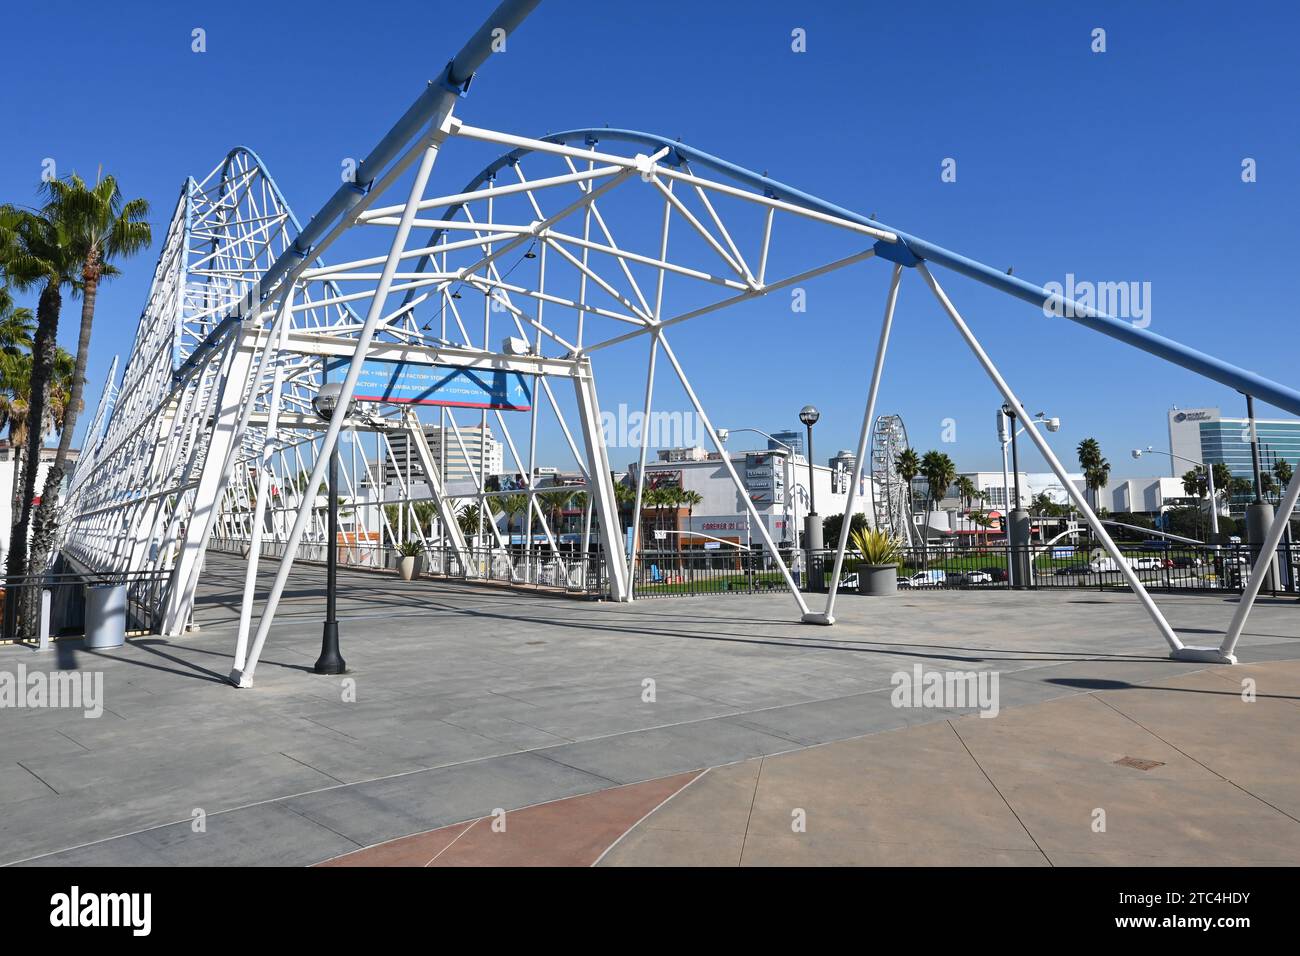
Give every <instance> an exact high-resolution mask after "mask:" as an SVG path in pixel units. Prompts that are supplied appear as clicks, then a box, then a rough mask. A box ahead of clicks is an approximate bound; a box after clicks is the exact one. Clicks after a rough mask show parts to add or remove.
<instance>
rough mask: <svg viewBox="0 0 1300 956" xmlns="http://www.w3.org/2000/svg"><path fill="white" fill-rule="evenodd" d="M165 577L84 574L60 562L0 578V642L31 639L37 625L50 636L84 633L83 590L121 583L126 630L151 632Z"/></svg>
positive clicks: (38, 633)
mask: <svg viewBox="0 0 1300 956" xmlns="http://www.w3.org/2000/svg"><path fill="white" fill-rule="evenodd" d="M56 567H59V566H58V565H56ZM167 578H168V576H167V574H166V573H165V572H155V571H136V572H131V573H127V572H102V571H86V570H78V569H75V568H71V567H68V566H67V565H66V563H64V564H63V565H62V567H61V568H60V569H58V570H53V571H50V572H48V573H46V574H29V575H23V576H21V577H17V576H15V577H0V638H2V639H4V640H9V641H12V640H18V641H37V640H39V638H40V636H41V631H42V625H44V627H45V628H46V634H47V635H48V636H49V637H50V638H59V637H78V636H81V635H83V634H85V632H86V589H87V588H88V587H94V586H99V585H125V586H126V589H127V592H126V593H127V620H126V628H127V630H128V631H132V630H136V631H153V630H155V629H156V627H157V625H158V623H159V619H160V617H161V613H162V602H163V600H164V598H165V597H166V592H167ZM47 594H48V601H47V598H46V595H47Z"/></svg>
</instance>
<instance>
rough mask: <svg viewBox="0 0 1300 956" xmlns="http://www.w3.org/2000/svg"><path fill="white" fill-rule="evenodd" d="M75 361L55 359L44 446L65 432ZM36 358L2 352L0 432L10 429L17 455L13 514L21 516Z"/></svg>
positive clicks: (63, 356)
mask: <svg viewBox="0 0 1300 956" xmlns="http://www.w3.org/2000/svg"><path fill="white" fill-rule="evenodd" d="M73 361H74V360H73V358H72V355H71V354H69V353H68V352H65V351H64V350H63V349H58V350H57V351H56V352H55V357H54V376H53V380H52V381H51V383H50V387H49V389H48V396H47V401H46V402H45V421H44V422H42V424H41V444H42V445H44V444H45V439H46V437H47V436H49V435H51V434H54V433H56V432H62V430H63V428H64V426H65V424H66V421H67V418H66V410H67V406H68V400H69V395H70V392H71V389H72V369H73ZM31 399H32V357H31V355H28V354H26V353H19V354H17V355H10V354H8V353H7V352H4V351H3V350H0V428H4V427H6V426H7V427H8V428H9V444H10V446H11V447H12V449H13V452H14V496H13V512H12V513H13V514H17V513H18V507H19V494H20V493H21V490H22V477H23V474H24V472H25V469H26V467H27V465H26V463H27V457H26V452H27V438H28V435H27V431H28V425H29V424H30V421H31V418H30V413H31V405H32V400H31Z"/></svg>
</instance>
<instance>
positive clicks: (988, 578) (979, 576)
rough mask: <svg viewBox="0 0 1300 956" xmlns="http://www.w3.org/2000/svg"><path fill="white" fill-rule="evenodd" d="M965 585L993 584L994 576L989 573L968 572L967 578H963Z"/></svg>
mask: <svg viewBox="0 0 1300 956" xmlns="http://www.w3.org/2000/svg"><path fill="white" fill-rule="evenodd" d="M962 583H964V584H992V583H993V575H991V574H989V572H987V571H967V572H966V576H965V577H963V578H962Z"/></svg>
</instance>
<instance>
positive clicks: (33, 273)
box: [0, 206, 82, 638]
mask: <svg viewBox="0 0 1300 956" xmlns="http://www.w3.org/2000/svg"><path fill="white" fill-rule="evenodd" d="M55 214H57V209H54V210H51V209H49V208H45V209H42V210H41V211H39V212H30V211H27V210H24V209H18V208H17V207H15V206H0V270H2V271H3V273H4V284H5V285H6V286H13V287H14V288H17V289H19V290H22V291H28V290H33V289H35V290H38V295H37V300H36V332H35V334H34V335H33V336H32V352H31V374H30V376H29V378H30V382H31V387H30V390H29V393H28V395H29V397H28V409H27V417H28V421H35V422H44V421H46V415H47V409H46V404H47V402H48V400H49V396H50V382H51V380H52V379H53V377H54V372H55V362H56V360H57V358H58V344H57V343H58V335H59V313H60V312H61V311H62V309H63V291H64V289H65V288H66V289H75V288H76V286H77V283H78V277H79V274H80V271H81V265H82V260H81V257H80V256H79V255H78V250H77V248H76V246H75V244H74V242H73V240H72V237H71V233H70V231H69V230H68V229H67V228H65V225H64V224H63V223H61V222H60V221H58V219H57V218H54V216H55ZM43 439H44V435H43V434H42V429H40V428H28V429H27V449H26V456H27V461H28V462H29V463H31V465H32V467H28V468H26V469H25V470H24V471H23V473H22V475H21V476H19V475H15V491H16V496H17V501H16V502H15V509H14V515H15V520H14V522H13V527H12V529H11V531H10V536H9V554H8V556H7V557H6V559H5V573H6V575H7V576H8V577H11V578H13V577H22V576H23V575H25V574H27V570H28V560H27V555H28V551H27V540H28V537H29V532H30V530H31V520H32V499H33V498H34V497H35V496H36V473H37V471H38V467H37V466H38V465H39V462H40V460H41V442H42V441H43ZM18 479H21V480H18ZM40 570H41V571H44V570H45V569H44V568H43V567H42V568H41V569H40ZM32 590H33V589H30V588H28V589H26V590H25V591H24V593H27V592H28V591H32ZM32 597H33V599H34V598H35V597H36V596H35V595H34V594H33V595H32ZM31 603H32V607H30V608H27V609H26V610H27V611H28V612H29V613H24V614H23V624H22V636H23V637H25V638H31V637H33V636H34V635H35V625H36V621H35V619H34V616H33V614H32V613H30V612H31V611H33V610H34V608H35V600H33V601H32V602H31ZM15 610H16V605H15V604H14V603H12V602H11V603H8V604H7V605H6V607H5V614H6V617H9V616H10V615H11V614H13V613H14V611H15ZM12 632H13V631H12V630H11V633H12Z"/></svg>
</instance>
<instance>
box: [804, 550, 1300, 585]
mask: <svg viewBox="0 0 1300 956" xmlns="http://www.w3.org/2000/svg"><path fill="white" fill-rule="evenodd" d="M1120 553H1121V555H1122V556H1123V558H1124V561H1125V563H1127V565H1128V566H1129V568H1130V569H1132V571H1133V573H1134V575H1135V576H1136V577H1137V579H1138V580H1139V581H1141V582H1142V585H1143V587H1145V588H1147V589H1148V590H1159V591H1231V592H1238V593H1239V592H1240V591H1241V590H1242V589H1243V587H1244V586H1245V584H1246V583H1247V582H1248V581H1249V579H1250V574H1251V572H1252V568H1253V566H1254V563H1255V559H1256V557H1257V556H1258V553H1259V552H1258V549H1252V548H1251V547H1250V545H1248V544H1240V545H1223V546H1219V547H1214V546H1210V545H1182V544H1179V545H1170V546H1169V547H1164V546H1154V545H1152V544H1143V545H1140V546H1136V547H1126V546H1122V545H1121V546H1120ZM834 560H835V553H834V552H833V551H823V552H816V553H814V555H813V558H812V562H811V565H810V574H809V575H808V584H807V586H808V588H809V589H810V590H817V591H825V590H826V589H827V583H828V579H829V577H830V573H831V571H832V569H833V566H834ZM859 560H860V559H855V558H854V557H852V556H846V559H845V565H844V569H843V571H842V572H841V579H840V587H841V589H845V590H855V589H856V588H857V565H858V563H859ZM898 585H899V587H900V588H905V589H912V590H942V589H952V588H1010V587H1023V588H1033V589H1041V588H1076V589H1077V588H1085V589H1106V588H1128V586H1129V584H1128V580H1127V578H1126V577H1125V575H1124V573H1123V572H1122V571H1121V570H1120V565H1119V563H1118V562H1117V561H1116V560H1115V559H1114V558H1112V557H1111V556H1110V555H1109V554H1108V553H1106V552H1105V551H1104V550H1102V549H1101V548H1100V546H1091V547H1075V546H1071V547H1061V546H1050V545H1049V546H1046V547H1044V546H1041V545H1031V546H1030V547H1028V548H1007V547H990V548H978V549H951V548H925V549H922V548H913V549H907V550H905V551H904V552H903V555H902V559H901V561H900V564H899V569H898ZM1262 590H1263V592H1264V593H1272V594H1286V593H1300V544H1291V545H1288V546H1283V547H1280V548H1279V549H1278V551H1277V555H1276V560H1275V561H1274V562H1273V563H1272V572H1271V573H1270V574H1269V579H1268V580H1266V581H1265V583H1264V586H1263V589H1262Z"/></svg>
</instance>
